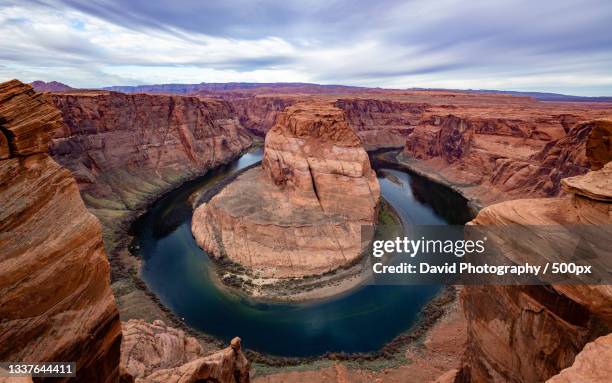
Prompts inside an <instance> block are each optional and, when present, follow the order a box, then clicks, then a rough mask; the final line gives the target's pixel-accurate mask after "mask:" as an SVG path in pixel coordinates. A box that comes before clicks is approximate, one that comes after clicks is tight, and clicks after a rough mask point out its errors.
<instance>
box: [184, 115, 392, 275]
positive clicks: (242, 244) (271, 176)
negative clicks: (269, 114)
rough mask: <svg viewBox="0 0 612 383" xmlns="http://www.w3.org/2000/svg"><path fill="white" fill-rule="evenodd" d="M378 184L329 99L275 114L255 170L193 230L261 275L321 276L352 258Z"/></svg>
mask: <svg viewBox="0 0 612 383" xmlns="http://www.w3.org/2000/svg"><path fill="white" fill-rule="evenodd" d="M379 198H380V189H379V186H378V181H377V179H376V175H375V173H374V171H373V170H372V169H371V168H370V163H369V159H368V156H367V154H366V152H365V151H364V150H363V148H362V146H361V142H360V140H359V138H358V137H357V135H356V134H355V133H354V132H353V130H351V129H350V127H349V126H348V124H347V122H346V120H345V117H344V113H343V112H342V111H341V110H339V109H337V108H334V107H333V106H331V105H330V104H328V103H308V104H298V105H294V106H291V107H289V108H287V109H286V110H285V111H284V112H282V113H281V114H279V116H278V118H277V123H276V125H275V127H274V128H273V129H272V130H271V131H270V133H268V135H267V137H266V144H265V151H264V158H263V161H262V166H261V168H256V169H252V170H249V171H247V172H246V173H244V174H242V175H241V176H240V177H238V178H237V179H236V180H235V181H234V182H233V183H232V184H230V185H229V186H227V187H226V188H225V189H224V190H223V191H222V192H221V193H219V194H218V195H217V196H215V197H214V198H213V199H212V200H211V201H210V202H209V203H206V204H204V205H202V206H200V207H199V208H197V209H196V211H195V213H194V218H193V224H192V230H193V234H194V236H195V238H196V240H197V242H198V244H199V245H200V246H201V247H203V248H204V249H206V250H207V251H209V253H210V254H211V255H213V256H215V257H228V258H229V259H230V260H232V261H233V262H236V263H239V264H241V265H242V266H244V267H246V268H247V269H248V270H250V271H252V272H254V273H255V274H257V275H259V276H261V277H264V278H273V277H275V278H286V277H299V276H305V275H313V274H321V273H324V272H327V271H330V270H334V269H337V268H338V267H341V266H344V265H347V264H350V263H352V262H354V261H355V260H357V259H358V258H359V256H360V254H361V251H362V243H361V238H360V237H361V226H362V225H373V224H374V222H375V219H376V209H377V206H378V202H379Z"/></svg>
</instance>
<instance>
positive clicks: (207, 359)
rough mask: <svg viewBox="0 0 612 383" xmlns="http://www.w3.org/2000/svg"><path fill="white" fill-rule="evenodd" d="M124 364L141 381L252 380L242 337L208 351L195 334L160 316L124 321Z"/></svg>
mask: <svg viewBox="0 0 612 383" xmlns="http://www.w3.org/2000/svg"><path fill="white" fill-rule="evenodd" d="M121 364H122V366H123V367H124V368H125V370H126V372H127V373H129V374H130V375H131V376H132V377H134V378H135V380H136V382H137V383H138V382H142V383H149V382H151V383H152V382H160V383H161V382H163V383H174V382H177V383H178V382H181V383H183V382H200V381H215V382H227V383H246V382H248V381H249V362H248V361H247V359H246V357H245V356H244V354H243V353H242V351H241V349H240V338H234V339H233V340H232V342H231V345H230V347H228V348H226V349H223V350H221V351H218V352H215V353H212V354H209V355H206V353H205V352H204V350H203V349H202V346H201V345H200V343H199V342H198V341H197V340H196V339H195V338H193V337H190V336H186V335H185V333H184V332H183V331H181V330H177V329H174V328H171V327H168V326H166V325H165V324H164V322H162V321H160V320H157V321H154V322H153V323H152V324H149V323H146V322H143V321H140V320H130V321H129V322H127V323H124V324H123V343H122V344H121Z"/></svg>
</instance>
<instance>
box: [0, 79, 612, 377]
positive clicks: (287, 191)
mask: <svg viewBox="0 0 612 383" xmlns="http://www.w3.org/2000/svg"><path fill="white" fill-rule="evenodd" d="M179 88H180V87H179ZM179 88H177V87H175V88H172V87H165V88H163V89H157V88H155V89H153V88H151V89H140V90H139V91H146V92H147V93H152V94H142V93H136V94H124V93H119V92H117V91H112V90H104V91H103V90H92V91H85V90H75V89H64V88H62V89H56V88H46V89H45V88H41V90H42V91H52V92H54V93H51V94H40V93H35V92H34V91H33V90H32V88H31V87H29V86H27V85H23V84H21V83H19V82H17V81H11V82H8V83H4V84H1V85H0V128H1V129H0V186H1V187H0V205H1V206H2V207H3V209H2V211H1V212H0V244H1V245H2V254H0V266H1V268H0V291H2V292H8V293H6V294H4V293H3V294H2V295H0V313H1V315H0V317H2V318H3V321H2V322H0V344H2V345H19V346H18V347H0V356H1V357H0V359H2V360H11V359H15V360H43V359H44V360H78V363H79V366H82V367H80V368H79V371H80V373H83V374H84V375H83V379H86V380H84V381H109V382H110V381H117V380H118V379H119V378H121V379H123V380H124V381H131V379H133V378H135V379H136V381H143V382H144V381H179V379H187V380H186V381H195V380H197V379H208V378H214V379H217V380H219V381H232V379H234V380H236V381H246V380H247V379H248V372H247V371H248V368H249V367H248V362H247V361H246V360H245V359H244V354H243V353H242V351H241V346H240V341H239V340H236V341H233V342H232V344H231V345H230V346H229V347H227V348H225V349H219V348H218V347H216V346H214V347H212V346H211V347H208V346H207V345H202V343H201V342H200V340H197V339H195V338H193V337H192V336H191V335H192V334H188V333H187V332H186V331H185V330H184V329H179V328H173V326H178V325H180V321H177V320H176V318H174V317H173V316H172V315H170V314H168V312H166V311H164V310H160V308H159V304H158V302H155V300H154V299H153V298H152V297H151V296H150V294H146V293H144V292H143V288H142V281H140V280H139V279H138V277H137V276H135V275H137V274H138V269H139V267H140V265H139V263H138V261H137V260H136V259H135V257H132V256H131V255H130V254H129V252H128V244H129V237H128V236H127V235H126V232H127V230H128V226H129V224H130V223H131V222H132V221H133V220H134V219H135V218H136V217H137V216H138V215H139V214H141V213H142V212H143V211H145V210H146V207H147V206H148V204H150V203H151V202H152V201H153V200H155V199H156V198H158V197H159V196H160V195H162V194H164V193H165V192H167V191H169V190H171V189H173V188H175V187H176V186H178V185H179V184H181V183H183V182H185V181H187V180H190V179H193V178H196V177H198V176H200V175H202V174H204V173H206V172H207V171H210V170H211V169H213V168H216V167H218V166H221V165H223V164H224V163H227V162H228V161H230V160H231V159H233V158H235V156H237V155H238V154H239V153H241V152H243V151H244V150H246V149H247V148H248V147H249V146H250V145H252V143H253V142H254V141H257V139H256V138H254V137H253V134H254V135H259V136H265V137H266V142H265V148H264V150H265V154H264V160H263V161H262V165H261V167H258V168H253V169H251V170H248V171H247V172H245V173H243V174H241V175H240V176H239V177H238V178H237V179H236V180H235V181H234V182H232V183H231V184H229V185H228V186H226V187H225V188H224V189H223V190H222V191H221V192H220V193H219V194H217V195H216V196H215V197H213V198H212V199H211V200H210V201H207V202H206V203H205V204H203V205H202V206H200V207H198V208H197V209H196V211H195V213H194V228H193V231H194V235H195V237H196V238H197V239H198V242H200V244H201V245H202V247H204V248H206V249H208V250H210V251H211V253H213V254H221V253H224V255H226V256H227V257H229V258H230V259H231V260H232V261H235V262H237V263H239V264H243V265H245V266H247V267H249V268H253V269H259V270H258V271H259V272H260V273H261V274H262V275H264V276H266V277H275V278H276V277H289V276H290V277H295V276H303V275H308V274H317V273H321V272H324V271H328V270H332V269H334V268H337V267H339V266H341V265H344V264H347V263H350V262H351V260H354V259H355V258H356V257H357V256H358V254H359V249H358V248H360V244H357V242H355V241H354V239H355V238H356V236H357V237H358V236H359V234H360V233H358V232H356V230H357V229H356V227H357V226H356V225H357V224H359V225H361V224H362V223H366V224H368V225H370V224H373V222H374V221H375V217H376V215H375V211H376V206H377V204H378V202H377V201H378V197H377V195H378V193H377V184H376V183H375V181H376V178H375V176H374V173H373V171H372V169H371V167H370V164H369V161H368V156H367V154H366V152H365V150H368V151H376V150H380V149H389V148H401V152H400V153H399V155H398V156H397V157H396V158H394V161H396V162H397V164H398V166H402V167H405V168H406V169H409V170H410V171H413V172H416V173H418V174H421V175H423V176H425V177H427V178H429V179H431V180H434V181H436V182H438V183H441V184H443V185H447V186H448V187H450V188H452V189H454V190H456V191H457V192H460V193H461V194H463V195H464V196H466V197H467V198H468V199H470V201H471V203H472V204H473V206H474V209H475V210H480V209H482V210H481V211H480V213H479V215H478V216H477V218H476V219H475V220H474V221H473V222H472V224H475V225H483V224H495V225H499V226H500V227H503V226H504V225H517V224H518V225H533V224H558V223H580V224H582V223H587V224H595V225H601V226H602V227H606V226H605V225H608V224H610V223H611V222H610V214H611V213H610V198H611V196H610V190H612V186H611V185H610V180H611V179H612V174H611V170H612V169H611V165H610V164H609V161H610V159H611V158H612V151H611V150H610V147H611V144H610V142H611V138H610V137H611V136H612V123H611V122H610V118H611V117H612V105H611V104H609V103H588V102H584V103H572V102H541V101H536V100H534V99H532V98H529V97H517V96H509V95H498V94H479V93H470V92H453V91H431V90H421V91H416V90H415V91H399V90H388V91H387V90H375V89H364V88H350V89H349V88H343V87H337V88H325V87H322V88H321V87H315V88H313V87H310V86H306V85H301V87H279V86H261V87H255V89H250V90H249V89H246V90H245V89H244V88H239V89H234V88H235V87H231V86H217V87H208V88H206V89H201V88H194V89H188V90H180V91H179V90H177V89H179ZM296 89H298V90H296ZM116 90H123V89H116ZM173 93H181V95H177V94H173ZM47 146H48V147H49V154H50V155H49V154H47ZM364 149H365V150H364ZM332 157H335V160H330V159H331V158H332ZM339 185H340V187H339ZM245 190H248V192H246V193H245V192H244V191H245ZM79 192H80V196H79ZM81 197H82V199H81ZM526 197H528V198H531V199H524V198H526ZM346 201H354V202H352V203H350V204H348V203H346ZM253 206H255V207H256V208H255V209H253ZM295 206H299V207H300V209H294V208H295ZM86 208H87V209H86ZM257 209H259V210H257ZM91 213H93V215H92V214H91ZM323 213H324V214H323ZM283 214H285V216H283ZM96 218H97V219H96ZM98 220H99V222H98ZM283 220H284V221H283ZM279 222H282V224H281V225H278V228H277V229H276V230H277V231H275V232H273V233H271V232H266V231H265V230H264V229H263V227H264V226H266V225H269V224H270V223H274V224H275V225H277V224H278V223H279ZM321 222H323V223H325V224H326V225H328V226H329V227H330V230H332V229H331V227H333V228H334V229H333V230H337V227H340V226H342V227H343V228H344V230H347V231H346V233H349V235H346V234H343V235H342V237H343V238H348V239H349V240H347V243H344V244H338V243H335V241H334V240H332V239H333V238H337V237H335V235H332V234H329V233H331V231H330V232H329V233H327V234H326V233H325V230H320V231H319V232H316V233H314V232H313V231H312V228H313V225H314V223H321ZM296 223H299V225H300V226H303V227H300V228H299V230H301V232H300V233H301V234H300V235H298V236H297V237H296V235H295V233H296V230H297V228H296V227H295V226H296ZM217 225H218V226H219V227H220V232H221V233H222V235H221V241H222V242H223V246H222V247H223V249H221V247H220V246H218V244H219V242H218V238H215V237H216V236H217V234H215V230H216V229H215V227H216V226H217ZM322 227H327V226H325V225H323V226H322ZM309 230H310V231H309ZM322 232H323V233H322ZM236 233H237V234H236ZM247 233H248V234H247ZM271 236H274V237H275V238H281V241H280V242H278V243H277V242H274V241H271V240H270V237H271ZM23 238H30V239H29V240H28V241H27V242H26V241H23ZM295 238H303V240H302V242H299V243H297V242H296V241H295ZM312 238H320V239H321V240H312ZM102 239H103V240H104V243H103V242H102ZM306 239H307V240H306ZM549 240H551V241H554V240H556V239H555V238H551V239H549ZM275 246H278V247H275ZM298 246H299V247H301V248H309V247H311V248H317V249H318V250H322V251H323V252H325V251H329V252H330V254H332V253H333V254H334V256H333V257H324V258H325V259H318V258H312V257H309V258H308V257H305V256H304V257H301V256H300V257H292V256H290V255H289V253H290V252H289V251H287V252H286V255H283V256H282V257H273V256H271V254H276V253H278V249H291V250H294V249H295V248H297V247H298ZM105 248H106V251H105ZM246 248H248V249H249V250H248V251H246V250H244V249H246ZM338 249H342V252H343V253H344V255H343V256H342V257H341V258H340V257H338V256H337V254H338ZM332 250H333V251H332ZM535 251H537V249H534V252H535ZM283 252H284V251H282V252H281V254H282V253H283ZM246 254H248V255H249V257H248V258H249V259H245V258H244V257H245V255H246ZM253 255H255V258H253ZM526 256H537V255H536V254H535V253H534V254H528V255H526ZM107 257H108V259H110V267H109V263H108V261H107ZM322 258H323V257H322ZM300 262H302V263H300ZM24 265H25V266H24ZM270 266H271V267H270ZM109 273H110V274H112V284H111V279H110V277H109ZM266 273H268V274H266ZM59 276H62V277H61V278H59ZM49 286H54V287H52V288H49ZM34 292H37V293H36V294H34ZM45 293H47V295H43V294H45ZM113 295H114V296H115V297H113ZM33 297H36V298H35V299H32V298H33ZM611 297H612V293H611V292H610V288H609V286H557V285H553V286H550V287H542V286H521V287H517V286H482V287H477V286H466V287H464V288H463V289H462V291H461V305H457V306H458V307H457V308H456V309H455V311H452V312H451V313H450V314H449V315H451V316H452V315H455V316H456V318H455V317H453V318H455V319H453V321H452V323H448V322H443V323H446V325H448V326H450V327H451V328H452V331H453V333H456V334H459V335H458V338H456V339H455V340H454V343H453V344H454V348H453V350H446V351H445V352H446V354H444V355H445V356H444V358H443V360H442V361H441V360H439V359H436V355H438V354H436V353H435V352H433V351H432V352H431V353H429V354H427V353H426V354H424V355H425V356H423V355H422V354H421V351H414V352H413V354H411V356H410V358H409V359H410V360H413V361H416V362H415V363H416V364H418V363H421V364H422V365H423V366H426V365H427V363H426V362H424V361H423V360H433V361H435V363H434V364H435V367H436V368H435V369H433V370H431V371H429V370H428V371H427V376H425V373H424V372H423V371H421V372H422V373H423V374H424V375H423V379H426V380H433V379H434V378H435V377H437V374H439V373H441V372H443V371H444V369H445V368H446V369H448V370H450V371H448V372H446V373H444V374H443V377H441V378H440V379H441V380H440V381H448V382H450V381H454V382H456V383H461V382H492V381H495V382H496V381H499V382H503V381H511V382H532V381H545V380H547V379H551V382H569V381H573V382H576V381H587V378H588V379H592V381H594V382H604V381H605V379H606V378H607V376H608V375H606V374H604V373H603V371H605V368H606V363H605V361H606V358H607V357H606V355H608V354H606V353H609V349H610V346H609V345H610V337H609V335H607V334H608V333H609V331H610V326H611V325H612V323H611V317H610V315H611V314H610V311H609V310H610V307H612V305H611V303H612V302H611ZM464 313H465V319H460V318H461V317H462V316H463V315H464ZM120 316H121V320H123V323H122V322H121V321H120V319H119V318H120ZM5 318H7V319H8V320H4V319H5ZM143 319H144V320H145V321H143ZM154 320H156V321H154ZM166 323H169V324H170V325H166ZM122 328H123V330H122ZM442 328H446V330H441V331H449V330H448V327H442ZM16 329H18V330H16ZM122 334H123V341H122ZM435 334H436V332H435V331H434V332H432V333H431V334H429V335H428V336H427V339H430V340H431V339H433V340H432V341H431V342H433V344H434V345H435V347H434V349H435V350H437V351H440V350H441V349H442V348H443V346H441V344H442V343H443V342H442V341H440V339H439V338H437V337H436V336H435ZM461 334H463V335H464V337H462V336H463V335H461ZM236 335H240V334H239V329H237V334H236ZM464 342H465V344H466V346H465V352H462V351H463V343H464ZM457 350H460V351H457ZM452 354H455V356H456V357H454V358H453V357H451V356H450V355H452ZM460 354H463V356H462V357H461V358H459V356H460ZM26 357H27V358H29V359H24V358H26ZM419 357H422V358H424V359H423V360H421V359H419ZM75 358H76V359H75ZM419 361H420V362H419ZM589 366H597V368H598V369H600V370H601V371H602V373H601V374H599V375H597V374H595V373H594V372H593V371H592V369H591V370H589ZM101 371H102V372H101ZM417 371H418V370H417ZM95 372H97V373H95ZM415 373H416V372H415V370H410V368H409V367H408V366H406V367H405V368H404V367H401V368H399V369H397V368H396V369H387V370H386V371H384V372H381V373H378V372H364V371H361V370H359V369H354V368H352V367H347V364H344V363H342V362H338V363H337V364H336V365H335V367H333V370H325V369H323V370H320V371H319V370H317V371H314V372H304V373H301V372H293V373H291V379H293V380H296V381H299V379H305V380H308V381H312V380H320V381H341V380H342V379H345V380H346V379H349V381H359V379H361V380H362V381H373V380H376V379H382V380H383V381H393V379H395V380H396V381H405V380H406V378H407V377H410V376H414V375H411V374H415ZM284 374H286V373H280V374H272V375H269V376H265V377H261V378H260V379H261V381H268V382H273V381H283V379H285V380H286V379H287V375H284ZM317 374H318V375H317ZM323 376H329V379H328V380H324V379H323V378H322V377H323ZM104 379H105V380H104ZM189 379H192V380H189ZM326 379H327V378H326Z"/></svg>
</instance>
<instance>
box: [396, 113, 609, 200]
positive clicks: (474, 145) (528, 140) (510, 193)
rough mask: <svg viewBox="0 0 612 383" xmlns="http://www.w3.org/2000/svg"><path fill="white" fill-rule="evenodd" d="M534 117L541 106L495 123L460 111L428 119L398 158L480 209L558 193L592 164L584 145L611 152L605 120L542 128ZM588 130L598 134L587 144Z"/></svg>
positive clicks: (559, 121) (565, 121) (560, 120)
mask: <svg viewBox="0 0 612 383" xmlns="http://www.w3.org/2000/svg"><path fill="white" fill-rule="evenodd" d="M536 106H537V104H536ZM493 112H494V111H489V112H488V113H493ZM536 112H537V113H538V114H542V113H543V111H540V110H539V109H538V110H536V111H531V113H530V114H529V113H527V114H526V115H518V116H514V115H512V114H511V113H513V112H511V111H508V112H506V113H508V114H509V116H508V118H500V117H497V118H493V117H488V116H483V115H482V114H483V112H482V111H481V112H479V114H477V115H474V114H473V113H476V111H469V110H468V111H467V112H466V111H463V110H462V111H461V113H460V114H459V113H458V114H449V115H446V116H437V115H433V116H431V117H430V118H429V121H427V120H425V122H423V123H421V124H420V126H417V127H415V128H414V130H413V132H412V133H411V134H410V135H409V136H408V139H407V141H406V146H405V148H404V151H403V153H402V156H401V157H400V158H401V159H402V160H403V161H405V162H407V163H410V166H411V167H413V168H414V170H416V171H419V172H421V173H425V174H428V175H429V176H431V177H432V178H435V179H437V180H438V181H441V182H443V183H445V184H448V185H450V186H453V187H455V188H458V189H460V191H461V192H462V193H464V194H465V195H466V196H467V197H469V198H472V199H475V200H478V201H479V202H480V203H481V204H482V205H487V204H490V203H494V202H499V201H502V200H507V199H512V198H521V197H522V198H524V197H527V196H532V197H553V196H557V195H559V194H560V193H562V191H561V186H560V180H561V179H562V178H565V177H570V176H574V175H579V174H584V173H586V171H587V170H588V169H589V168H590V167H591V164H590V160H589V158H588V157H587V154H586V153H587V151H586V150H585V148H586V147H587V146H592V148H591V149H589V152H591V151H597V150H601V151H608V150H609V149H607V148H609V146H610V144H609V137H610V127H609V124H610V123H609V122H606V121H604V120H595V121H590V122H585V123H579V124H576V125H575V126H572V125H571V123H572V122H573V121H576V120H577V119H578V117H576V118H573V119H569V118H568V117H567V116H568V115H567V114H560V115H552V116H550V117H548V118H549V119H550V120H549V121H546V123H544V122H545V121H544V118H545V117H544V116H538V115H536V116H533V115H532V114H535V113H536ZM557 112H558V111H557ZM497 113H500V114H502V113H504V109H503V108H501V107H500V109H499V110H497ZM525 113H526V112H525ZM549 113H550V112H549ZM580 113H582V115H583V116H584V118H585V119H587V118H588V117H590V116H606V112H605V111H603V113H601V112H600V111H598V110H596V109H593V110H590V111H580ZM608 115H609V114H608ZM564 116H565V117H564ZM555 121H556V122H555ZM591 130H594V131H596V132H597V134H594V135H591V137H592V138H591V139H590V140H591V141H589V143H587V137H589V134H590V132H591ZM597 137H599V138H597ZM606 145H607V146H606Z"/></svg>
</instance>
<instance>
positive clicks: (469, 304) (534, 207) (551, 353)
mask: <svg viewBox="0 0 612 383" xmlns="http://www.w3.org/2000/svg"><path fill="white" fill-rule="evenodd" d="M592 125H593V126H595V127H594V128H593V129H592V131H591V135H590V139H588V140H587V141H589V142H590V141H591V140H595V141H597V142H599V143H601V134H600V133H601V132H600V131H598V129H600V128H601V127H606V126H608V125H607V124H606V123H601V122H598V123H595V124H592ZM575 129H584V127H580V126H579V127H578V128H575ZM570 133H571V132H570ZM570 135H571V134H570ZM597 142H596V144H597ZM591 145H594V144H593V143H591V144H590V145H589V147H592V146H591ZM597 145H598V144H597ZM597 145H595V146H597ZM557 146H561V147H562V148H563V149H567V148H565V147H563V146H562V145H557ZM582 148H583V151H584V145H582ZM600 149H601V148H600ZM563 151H564V150H561V152H563ZM565 153H567V152H565ZM595 153H596V154H595ZM610 153H611V151H610V147H609V146H608V149H607V152H604V151H603V150H595V151H593V150H590V151H589V153H588V154H586V155H585V157H586V159H587V160H590V161H591V162H592V163H593V164H597V165H595V166H594V167H595V168H598V167H599V164H601V163H602V162H604V161H605V158H608V156H609V155H610ZM561 184H562V185H563V187H564V188H565V189H566V192H567V194H568V195H566V196H564V197H559V198H546V199H518V200H513V201H507V202H503V203H499V204H495V205H491V206H489V207H487V208H485V209H483V210H482V211H481V212H480V213H479V214H478V216H477V217H476V219H475V220H473V221H472V222H471V224H473V225H495V227H496V228H499V229H501V228H504V227H508V228H510V227H516V226H517V225H518V226H519V227H521V226H532V225H546V226H550V225H572V224H574V225H576V224H589V225H595V226H594V227H596V228H598V230H599V231H600V233H599V234H598V235H600V237H598V238H597V239H593V240H592V241H591V242H590V243H591V246H592V248H593V250H594V251H596V252H598V254H599V253H602V254H604V255H603V256H604V257H606V258H605V259H606V260H609V258H607V257H609V251H610V248H611V247H610V244H609V238H610V234H612V233H610V227H611V225H612V218H611V217H612V204H611V202H612V163H608V164H607V165H606V166H604V167H603V168H601V169H599V170H594V171H591V172H589V173H587V174H586V175H582V176H575V177H570V178H565V179H563V180H562V181H561ZM568 241H570V242H568ZM566 242H567V243H568V246H570V245H571V243H572V242H571V238H569V237H567V234H564V233H563V232H558V233H557V234H555V235H551V236H543V237H541V238H539V240H538V241H537V242H536V245H535V246H534V247H533V248H531V250H530V251H527V252H526V253H525V252H521V253H520V254H519V253H518V252H512V251H510V252H504V256H506V257H508V258H509V259H511V260H512V261H514V262H518V263H520V262H523V261H525V260H529V259H535V260H537V259H540V258H541V252H540V251H539V250H538V246H542V248H546V246H547V244H548V243H566ZM606 254H607V255H606ZM601 267H605V266H601ZM462 301H463V305H464V309H465V312H466V316H467V320H468V345H467V349H466V352H465V359H464V368H463V370H462V372H461V373H460V374H459V375H458V377H457V380H456V382H474V383H478V382H525V383H527V382H542V381H545V380H547V379H549V378H551V377H552V376H553V375H555V374H557V373H558V372H559V371H560V370H561V369H564V368H567V367H569V366H572V364H574V365H575V366H574V367H572V368H570V369H568V370H566V371H565V372H563V373H562V374H561V376H560V377H559V378H555V379H552V381H555V382H557V381H559V382H562V381H573V382H586V381H590V382H605V381H608V380H606V379H608V378H609V377H607V376H603V375H602V374H600V371H588V369H586V368H585V363H589V364H590V365H591V366H593V367H594V368H599V367H597V366H603V365H606V362H605V361H604V360H602V359H600V358H606V357H607V356H606V355H607V354H606V353H603V354H602V355H594V354H593V353H592V352H589V351H590V350H591V348H593V347H602V346H603V344H607V343H609V342H608V341H601V342H598V343H597V344H598V345H599V346H590V347H587V348H585V351H584V353H585V355H583V356H578V357H577V355H579V353H581V351H582V349H583V348H584V347H585V344H587V343H588V342H590V341H593V340H594V339H595V338H597V337H598V336H601V335H605V334H607V333H609V332H610V330H612V286H609V285H552V286H466V287H465V288H464V289H463V294H462ZM608 364H609V363H608ZM596 376H599V378H598V379H595V378H593V377H596ZM570 377H571V379H570ZM591 378H593V379H591ZM564 379H570V380H564Z"/></svg>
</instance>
